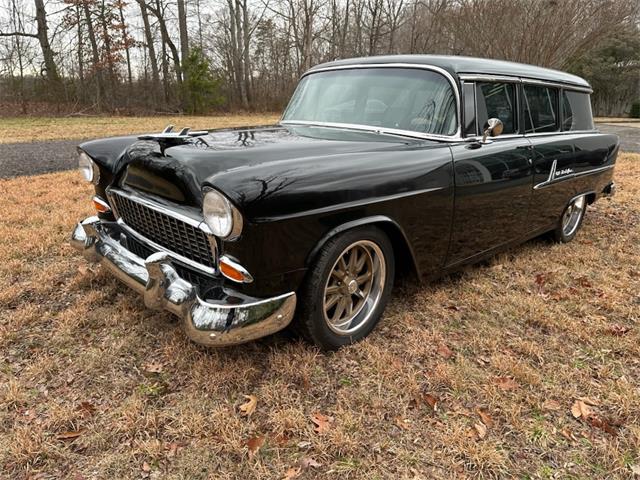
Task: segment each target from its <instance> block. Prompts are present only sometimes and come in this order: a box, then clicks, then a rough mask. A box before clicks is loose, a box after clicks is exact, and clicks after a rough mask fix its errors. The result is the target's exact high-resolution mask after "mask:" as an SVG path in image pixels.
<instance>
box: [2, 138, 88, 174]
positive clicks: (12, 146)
mask: <svg viewBox="0 0 640 480" xmlns="http://www.w3.org/2000/svg"><path fill="white" fill-rule="evenodd" d="M80 142H81V141H80V140H58V141H51V142H31V143H9V144H0V178H7V177H17V176H18V175H37V174H39V173H48V172H58V171H60V170H70V169H73V168H77V166H78V160H77V154H76V145H78V143H80Z"/></svg>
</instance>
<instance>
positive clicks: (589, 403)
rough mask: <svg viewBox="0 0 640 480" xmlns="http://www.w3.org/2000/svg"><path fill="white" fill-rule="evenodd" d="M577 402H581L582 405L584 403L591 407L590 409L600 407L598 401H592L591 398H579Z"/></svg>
mask: <svg viewBox="0 0 640 480" xmlns="http://www.w3.org/2000/svg"><path fill="white" fill-rule="evenodd" d="M578 400H582V401H583V402H584V403H586V404H587V405H591V406H592V407H599V406H600V402H599V401H598V400H594V399H593V398H589V397H580V398H579V399H578Z"/></svg>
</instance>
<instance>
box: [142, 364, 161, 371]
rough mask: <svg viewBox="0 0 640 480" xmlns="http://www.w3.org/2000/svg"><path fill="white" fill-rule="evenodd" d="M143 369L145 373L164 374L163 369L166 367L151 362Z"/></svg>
mask: <svg viewBox="0 0 640 480" xmlns="http://www.w3.org/2000/svg"><path fill="white" fill-rule="evenodd" d="M142 368H143V369H144V371H145V372H149V373H162V369H163V368H164V366H163V365H162V363H160V362H149V363H145V364H144V365H143V366H142Z"/></svg>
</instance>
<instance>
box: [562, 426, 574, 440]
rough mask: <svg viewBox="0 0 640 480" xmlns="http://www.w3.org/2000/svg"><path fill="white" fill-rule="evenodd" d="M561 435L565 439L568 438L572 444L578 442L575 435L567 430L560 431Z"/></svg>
mask: <svg viewBox="0 0 640 480" xmlns="http://www.w3.org/2000/svg"><path fill="white" fill-rule="evenodd" d="M560 435H562V436H563V437H564V438H566V439H567V440H569V441H570V442H575V441H576V440H577V438H576V437H575V435H574V434H573V433H571V432H570V431H569V430H567V429H566V428H564V429H562V430H560Z"/></svg>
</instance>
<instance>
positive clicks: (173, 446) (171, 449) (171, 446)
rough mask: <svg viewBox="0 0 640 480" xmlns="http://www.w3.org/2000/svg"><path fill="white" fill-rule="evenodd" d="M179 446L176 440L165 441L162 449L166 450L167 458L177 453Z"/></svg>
mask: <svg viewBox="0 0 640 480" xmlns="http://www.w3.org/2000/svg"><path fill="white" fill-rule="evenodd" d="M178 448H180V446H179V445H178V444H177V443H176V442H171V443H167V444H166V445H165V446H164V449H165V450H166V451H167V458H173V457H175V456H176V454H177V453H178Z"/></svg>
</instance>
